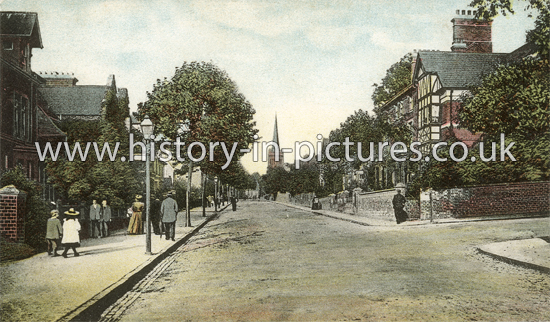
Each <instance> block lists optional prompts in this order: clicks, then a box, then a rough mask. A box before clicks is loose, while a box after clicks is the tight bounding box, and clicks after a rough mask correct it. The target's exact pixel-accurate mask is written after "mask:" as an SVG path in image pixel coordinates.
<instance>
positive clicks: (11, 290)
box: [0, 203, 550, 321]
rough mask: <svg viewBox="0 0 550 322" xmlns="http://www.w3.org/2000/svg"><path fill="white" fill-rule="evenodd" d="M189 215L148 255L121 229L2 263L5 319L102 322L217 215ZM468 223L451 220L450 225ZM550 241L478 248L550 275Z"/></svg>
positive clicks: (139, 239)
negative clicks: (73, 247)
mask: <svg viewBox="0 0 550 322" xmlns="http://www.w3.org/2000/svg"><path fill="white" fill-rule="evenodd" d="M281 204H283V205H285V206H289V207H293V208H297V209H301V210H303V211H310V212H312V213H315V214H317V215H322V216H327V217H331V218H334V219H338V220H344V221H348V222H352V223H356V224H360V225H365V226H377V227H380V228H382V227H387V228H390V229H392V228H391V227H396V228H398V229H408V228H407V227H409V228H413V227H414V226H420V225H429V224H430V222H429V221H410V222H405V223H403V224H401V225H399V226H398V225H397V224H396V223H395V222H391V221H386V220H381V219H372V218H367V217H361V216H354V215H349V214H343V213H338V212H334V211H330V210H311V209H310V208H307V207H301V206H297V205H291V204H286V203H281ZM225 208H227V206H226V207H225ZM225 208H222V210H224V209H225ZM218 214H219V212H218ZM184 216H185V213H184V212H180V213H179V214H178V220H177V225H176V241H175V242H174V241H170V240H165V239H164V238H161V237H159V236H157V235H153V236H152V255H147V254H145V235H127V234H126V232H125V231H124V230H121V231H117V232H113V234H112V235H111V236H109V237H106V238H101V239H87V240H83V241H82V243H81V247H80V248H78V249H77V250H78V251H79V253H80V255H81V256H79V257H73V255H72V251H69V258H63V257H61V256H60V257H52V256H48V255H47V254H46V253H41V254H38V255H35V256H33V257H30V258H27V259H24V260H20V261H12V262H6V263H2V264H1V265H0V274H1V275H0V276H1V277H2V278H1V279H0V290H1V294H2V300H1V301H2V310H1V311H2V312H1V319H0V320H1V321H71V320H72V321H96V320H98V319H99V316H100V314H101V313H102V312H103V311H104V310H105V309H107V308H108V306H109V305H111V304H112V303H114V301H116V299H117V298H118V297H120V296H121V295H122V294H124V293H125V292H127V291H129V290H130V289H131V287H132V286H133V285H134V284H135V283H137V281H139V280H140V279H142V278H143V277H145V276H146V274H147V273H148V272H150V271H151V270H152V269H153V268H154V267H155V266H156V265H158V264H159V263H160V262H161V261H162V260H163V259H164V258H166V257H167V256H168V255H169V254H170V253H171V252H172V251H174V250H175V249H177V248H178V247H179V246H181V245H182V244H184V243H185V242H186V241H187V240H188V239H189V238H190V237H191V236H192V235H194V234H195V233H196V232H197V231H198V230H200V229H201V228H202V227H203V226H204V225H205V224H206V223H207V222H208V221H209V220H211V219H213V218H215V217H216V216H217V214H216V213H214V212H213V209H212V208H208V211H207V213H206V217H203V216H202V210H201V209H200V208H196V209H193V210H192V211H191V222H192V227H184V226H183V225H184V223H185V220H184ZM549 220H550V218H549ZM464 221H466V220H449V221H447V222H446V223H448V224H452V223H456V222H464ZM467 221H476V219H470V220H467ZM549 224H550V221H549ZM549 227H550V225H549ZM549 241H550V238H547V237H546V238H544V237H543V238H531V239H523V240H511V241H505V242H500V243H492V244H488V245H481V246H479V247H478V250H479V251H480V252H481V253H484V254H487V255H489V256H492V257H494V258H497V259H499V260H504V261H507V262H509V263H512V264H516V265H522V266H526V267H529V268H532V269H536V270H539V271H541V272H545V273H550V243H549Z"/></svg>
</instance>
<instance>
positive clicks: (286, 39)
mask: <svg viewBox="0 0 550 322" xmlns="http://www.w3.org/2000/svg"><path fill="white" fill-rule="evenodd" d="M469 2H470V1H468V0H466V1H464V0H450V1H447V0H445V1H427V0H414V1H413V0H401V1H389V0H388V1H386V0H384V1H382V0H379V1H367V0H364V1H337V0H329V1H296V0H288V1H277V0H266V1H260V0H258V1H256V0H249V1H204V0H196V1H194V0H189V1H177V0H163V1H151V0H149V1H141V0H137V1H136V0H114V1H96V0H88V1H69V0H67V1H57V0H45V1H44V0H0V10H2V11H32V12H37V13H38V19H39V24H40V30H41V34H42V41H43V44H44V48H43V49H34V50H33V57H32V69H33V71H35V72H39V71H48V72H50V71H58V72H69V73H74V75H75V76H76V77H77V78H78V80H79V82H78V85H99V84H106V83H107V78H108V77H109V75H111V74H114V75H115V78H116V82H117V86H118V87H124V88H127V89H128V91H129V97H130V109H131V110H132V111H136V110H137V104H138V103H139V102H144V101H145V100H146V92H147V91H151V90H152V88H153V84H155V83H156V80H157V79H163V78H164V77H167V78H171V77H172V76H173V74H174V71H175V67H177V66H181V65H182V64H183V62H184V61H187V62H190V61H208V62H213V63H214V64H215V65H217V66H218V67H220V68H221V69H223V70H225V71H227V73H228V75H229V77H230V78H231V79H232V80H233V81H235V82H236V84H237V85H238V87H239V90H240V91H241V92H242V93H243V94H244V96H245V97H246V98H247V99H248V100H249V101H250V103H251V104H252V105H253V107H254V109H255V111H256V114H255V116H254V119H255V121H256V123H257V129H258V130H259V136H260V141H270V140H271V139H272V137H273V125H274V119H275V115H277V119H278V128H279V140H280V143H281V147H283V148H292V147H294V144H295V142H296V141H306V140H307V141H310V142H312V143H313V144H314V145H315V142H317V134H321V135H323V136H324V137H328V135H329V133H330V131H331V130H334V129H336V128H338V127H339V125H340V123H341V122H344V121H345V120H346V118H347V117H348V116H349V115H351V114H353V113H354V111H356V110H359V109H363V110H367V111H369V112H371V111H372V108H373V103H372V100H371V95H372V91H373V87H372V85H373V84H374V83H378V82H380V80H381V79H382V78H383V77H384V76H385V72H386V70H387V69H388V68H389V67H390V66H391V65H392V64H394V63H395V62H397V61H399V59H400V58H401V57H403V56H404V55H405V54H406V53H408V52H412V51H413V50H415V49H416V50H419V49H431V50H443V51H449V50H450V47H451V44H452V23H451V19H452V18H453V17H454V16H455V14H454V13H455V11H456V10H457V9H466V10H468V9H470V8H469V7H468V4H469ZM519 4H521V2H520V3H518V2H517V1H516V5H519ZM532 27H533V19H532V18H528V17H527V14H526V12H524V11H523V10H522V9H521V7H518V8H516V14H515V15H513V16H510V15H508V16H506V17H502V16H499V17H497V18H496V19H495V21H494V22H493V51H494V52H510V51H512V50H514V49H516V48H518V47H519V46H521V45H523V44H524V42H525V32H526V31H527V30H529V29H532ZM285 161H286V162H292V161H293V157H292V156H290V155H289V156H285ZM242 162H243V165H244V166H245V168H246V169H247V170H248V171H249V172H251V173H252V172H260V173H265V171H266V166H267V164H266V163H262V162H253V161H252V157H251V155H247V156H245V157H243V161H242Z"/></svg>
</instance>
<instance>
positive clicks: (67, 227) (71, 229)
mask: <svg viewBox="0 0 550 322" xmlns="http://www.w3.org/2000/svg"><path fill="white" fill-rule="evenodd" d="M78 215H79V212H78V211H75V210H74V208H71V209H69V211H66V212H65V221H64V222H63V239H62V240H61V244H62V245H63V246H64V247H65V250H64V251H63V257H65V258H67V252H68V251H69V248H72V249H73V253H74V256H75V257H77V256H80V254H79V253H78V252H77V251H76V247H79V246H80V235H79V232H80V223H79V222H78Z"/></svg>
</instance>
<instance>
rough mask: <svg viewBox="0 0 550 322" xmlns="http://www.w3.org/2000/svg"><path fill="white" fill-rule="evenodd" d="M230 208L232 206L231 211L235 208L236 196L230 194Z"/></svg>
mask: <svg viewBox="0 0 550 322" xmlns="http://www.w3.org/2000/svg"><path fill="white" fill-rule="evenodd" d="M231 208H233V211H236V210H237V198H235V196H231Z"/></svg>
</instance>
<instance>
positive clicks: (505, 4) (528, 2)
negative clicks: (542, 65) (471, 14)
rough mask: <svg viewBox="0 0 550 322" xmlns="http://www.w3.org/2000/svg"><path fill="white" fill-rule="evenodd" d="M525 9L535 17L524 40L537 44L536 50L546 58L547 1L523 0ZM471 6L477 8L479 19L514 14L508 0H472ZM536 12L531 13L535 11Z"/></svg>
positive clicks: (548, 32)
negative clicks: (533, 23)
mask: <svg viewBox="0 0 550 322" xmlns="http://www.w3.org/2000/svg"><path fill="white" fill-rule="evenodd" d="M521 2H523V3H524V4H525V8H524V9H525V10H526V11H529V15H530V16H533V15H536V17H535V28H534V29H532V30H529V31H527V34H526V40H527V42H528V43H532V44H534V45H536V46H537V48H538V52H539V53H540V56H541V57H542V58H543V59H547V58H548V54H549V49H550V11H549V3H548V1H546V0H523V1H521ZM470 6H471V7H474V8H477V12H476V16H477V17H478V18H481V19H485V20H490V19H493V18H494V17H496V16H498V15H499V14H502V15H503V16H506V15H507V14H508V13H510V14H514V13H515V10H514V6H513V2H512V1H510V0H473V1H472V2H471V3H470ZM535 11H536V13H533V12H535Z"/></svg>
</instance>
